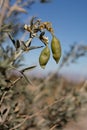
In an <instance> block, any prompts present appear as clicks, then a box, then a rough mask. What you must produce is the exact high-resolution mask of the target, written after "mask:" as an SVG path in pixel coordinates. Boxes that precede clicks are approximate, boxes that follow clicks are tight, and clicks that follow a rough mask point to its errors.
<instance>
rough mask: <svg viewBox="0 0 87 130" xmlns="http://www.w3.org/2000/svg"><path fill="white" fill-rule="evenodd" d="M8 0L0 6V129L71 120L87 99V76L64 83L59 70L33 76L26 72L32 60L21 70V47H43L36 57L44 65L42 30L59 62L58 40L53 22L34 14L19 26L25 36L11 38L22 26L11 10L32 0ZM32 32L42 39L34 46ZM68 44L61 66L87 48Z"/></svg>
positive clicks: (39, 128) (28, 129) (35, 128)
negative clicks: (27, 34)
mask: <svg viewBox="0 0 87 130" xmlns="http://www.w3.org/2000/svg"><path fill="white" fill-rule="evenodd" d="M11 2H12V1H9V0H7V1H6V2H5V3H4V4H3V6H2V7H1V8H2V9H1V12H0V16H1V20H0V27H1V30H0V36H1V37H0V43H1V44H0V129H1V130H46V129H48V130H53V129H54V130H57V129H60V128H63V127H64V126H65V124H67V123H68V122H69V121H70V120H72V119H76V116H77V115H78V114H79V110H81V109H82V108H83V107H84V105H85V104H86V103H87V94H86V91H87V82H84V83H82V84H79V85H78V86H77V85H76V84H72V83H68V82H67V81H66V80H65V79H63V78H62V77H60V76H59V74H58V73H57V72H56V73H52V74H50V75H48V76H47V77H45V79H44V78H43V79H41V78H39V79H37V78H35V77H33V78H32V82H31V80H30V78H28V77H27V76H26V73H25V72H26V71H28V70H31V69H33V68H35V67H36V65H33V66H29V67H27V68H24V69H21V70H19V67H20V66H23V64H22V62H21V61H23V60H24V59H23V54H24V53H26V52H29V51H31V50H32V49H38V48H43V47H44V48H43V50H42V51H41V54H40V57H39V63H40V65H41V67H42V68H44V67H45V66H46V64H47V63H48V61H49V58H50V46H48V44H49V42H48V41H49V39H48V37H46V36H45V32H46V31H48V32H49V33H51V36H52V41H51V52H52V55H53V58H54V60H55V61H56V62H57V63H58V61H59V59H60V57H61V46H60V42H59V40H58V39H57V38H56V36H55V35H54V31H53V27H52V25H51V23H50V22H42V21H41V20H40V19H37V18H36V17H32V19H31V21H30V25H26V24H25V25H24V26H23V25H22V23H20V26H21V27H22V30H23V29H25V30H27V31H28V32H29V37H28V39H27V41H23V40H19V39H17V40H15V37H14V35H12V34H13V33H12V32H13V31H15V34H16V35H17V32H19V31H21V30H20V29H19V24H17V23H16V24H15V25H14V19H15V20H17V19H16V18H17V17H15V16H18V15H19V14H20V13H21V12H22V13H26V8H27V7H29V6H30V5H31V4H32V2H33V1H28V0H27V1H23V0H17V1H16V2H14V3H13V2H12V3H11ZM29 2H30V3H29ZM40 2H42V3H43V2H46V1H40ZM27 4H28V5H29V6H27ZM8 8H9V9H8ZM4 9H5V10H4ZM3 10H4V12H3ZM2 12H3V13H2ZM19 12H20V13H19ZM23 27H24V28H23ZM7 36H8V37H9V38H10V40H11V41H12V43H13V47H10V45H9V43H8V40H7ZM33 38H38V39H39V40H40V41H41V42H42V44H43V45H42V46H32V40H33ZM4 41H5V42H6V43H7V46H5V44H4ZM70 49H71V50H70V51H69V52H68V53H66V54H65V55H64V57H63V60H62V63H61V64H60V66H59V70H60V69H61V68H62V67H63V66H64V65H66V64H67V63H68V64H69V63H70V62H75V61H76V60H77V59H78V58H79V57H81V56H83V55H85V54H86V52H87V46H76V45H74V46H72V47H70ZM23 67H24V66H23ZM80 112H81V111H80Z"/></svg>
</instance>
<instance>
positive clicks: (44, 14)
mask: <svg viewBox="0 0 87 130" xmlns="http://www.w3.org/2000/svg"><path fill="white" fill-rule="evenodd" d="M29 16H30V17H32V16H37V17H38V18H40V19H42V21H50V22H51V23H52V25H53V28H54V30H55V35H56V37H58V38H59V40H60V42H61V47H62V55H64V51H67V50H68V48H69V45H70V44H73V43H74V42H77V43H78V44H86V45H87V0H52V2H51V3H46V4H41V3H39V2H36V3H35V4H33V5H32V7H31V8H30V9H29ZM48 37H49V39H50V40H51V35H49V34H48ZM36 43H37V44H40V45H41V42H39V41H38V40H37V39H36V40H34V41H33V43H32V44H36ZM40 52H41V49H40V50H35V51H31V52H30V53H29V54H26V57H25V60H26V64H27V65H28V64H29V65H31V64H37V65H38V67H37V69H36V71H37V70H38V72H41V73H46V72H49V71H55V70H56V69H57V68H58V66H59V64H56V63H55V61H54V60H53V59H52V58H51V59H50V61H49V62H48V64H47V66H46V69H45V70H42V69H41V68H40V67H39V64H38V56H39V55H40ZM29 57H30V59H29ZM51 57H52V55H51ZM28 59H29V62H28ZM61 60H62V58H61ZM61 60H60V62H61ZM85 68H87V58H81V59H80V60H79V61H78V62H77V64H73V65H70V67H69V66H68V68H67V71H68V72H69V71H71V73H72V72H77V73H80V72H81V73H83V75H84V74H86V73H87V70H86V69H85Z"/></svg>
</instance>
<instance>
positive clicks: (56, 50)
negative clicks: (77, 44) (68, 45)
mask: <svg viewBox="0 0 87 130" xmlns="http://www.w3.org/2000/svg"><path fill="white" fill-rule="evenodd" d="M51 50H52V54H53V58H54V60H55V61H56V63H58V61H59V59H60V57H61V46H60V41H59V40H58V39H57V38H56V37H55V36H54V35H53V38H52V41H51Z"/></svg>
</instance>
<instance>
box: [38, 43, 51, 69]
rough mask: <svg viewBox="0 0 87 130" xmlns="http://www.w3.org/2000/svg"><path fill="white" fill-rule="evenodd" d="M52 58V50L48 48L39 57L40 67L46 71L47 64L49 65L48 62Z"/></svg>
mask: <svg viewBox="0 0 87 130" xmlns="http://www.w3.org/2000/svg"><path fill="white" fill-rule="evenodd" d="M49 58H50V49H49V48H48V46H46V47H45V48H44V49H43V50H42V52H41V54H40V57H39V64H40V66H41V67H42V68H43V69H44V68H45V66H46V64H47V63H48V60H49Z"/></svg>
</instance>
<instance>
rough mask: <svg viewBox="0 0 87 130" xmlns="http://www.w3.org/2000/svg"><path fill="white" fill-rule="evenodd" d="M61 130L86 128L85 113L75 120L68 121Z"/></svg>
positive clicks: (86, 129) (83, 129)
mask: <svg viewBox="0 0 87 130" xmlns="http://www.w3.org/2000/svg"><path fill="white" fill-rule="evenodd" d="M63 130H87V114H86V115H83V116H82V117H80V118H79V119H78V121H75V122H73V121H72V122H69V123H68V124H67V125H66V127H65V128H64V129H63Z"/></svg>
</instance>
